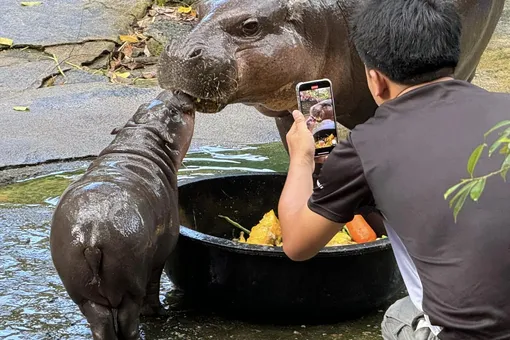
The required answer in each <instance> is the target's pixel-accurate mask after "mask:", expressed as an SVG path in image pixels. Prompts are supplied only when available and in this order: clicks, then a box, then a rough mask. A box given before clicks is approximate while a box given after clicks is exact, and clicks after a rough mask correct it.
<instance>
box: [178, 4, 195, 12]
mask: <svg viewBox="0 0 510 340" xmlns="http://www.w3.org/2000/svg"><path fill="white" fill-rule="evenodd" d="M191 10H192V8H191V6H179V8H178V9H177V12H179V13H190V12H191Z"/></svg>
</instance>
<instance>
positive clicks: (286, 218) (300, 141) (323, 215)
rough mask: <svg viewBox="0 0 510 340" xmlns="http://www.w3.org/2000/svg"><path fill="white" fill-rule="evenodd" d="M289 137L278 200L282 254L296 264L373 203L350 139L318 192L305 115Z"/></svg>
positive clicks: (327, 166)
mask: <svg viewBox="0 0 510 340" xmlns="http://www.w3.org/2000/svg"><path fill="white" fill-rule="evenodd" d="M293 115H294V119H295V123H294V125H293V126H292V128H291V129H290V131H289V133H288V134H287V143H288V145H289V154H290V166H289V172H288V175H287V180H286V182H285V186H284V188H283V191H282V195H281V197H280V202H279V205H278V215H279V218H280V223H281V227H282V238H283V250H284V252H285V254H286V255H287V256H288V257H289V258H291V259H292V260H295V261H304V260H307V259H309V258H311V257H313V256H315V255H316V254H317V253H318V252H319V251H320V250H321V249H322V248H323V247H324V246H325V245H326V244H327V243H328V242H329V241H330V240H331V238H333V236H334V235H335V234H336V233H337V232H338V231H340V229H341V227H342V226H343V225H344V224H345V223H347V222H349V221H351V220H352V219H353V217H354V214H355V213H357V212H358V211H359V209H360V208H361V207H364V206H366V205H373V197H372V193H371V192H370V189H369V187H368V184H367V182H366V180H365V177H364V173H363V167H362V165H361V161H360V159H359V157H358V155H357V153H356V151H355V150H354V148H353V146H352V144H351V142H350V140H347V141H341V142H340V143H339V144H338V145H337V146H336V147H335V148H334V149H333V151H332V152H331V153H330V155H329V156H328V158H327V160H326V162H325V163H324V165H323V167H322V170H321V173H320V175H319V179H318V183H317V186H316V188H315V189H314V185H313V179H312V174H313V171H314V168H315V163H314V152H315V143H314V141H313V136H312V134H311V133H310V131H309V130H308V129H307V128H306V124H305V120H304V117H303V115H302V114H301V113H300V112H299V111H294V112H293Z"/></svg>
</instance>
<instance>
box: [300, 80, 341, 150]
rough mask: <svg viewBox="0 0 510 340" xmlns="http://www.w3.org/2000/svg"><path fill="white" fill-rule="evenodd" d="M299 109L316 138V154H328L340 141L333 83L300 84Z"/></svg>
mask: <svg viewBox="0 0 510 340" xmlns="http://www.w3.org/2000/svg"><path fill="white" fill-rule="evenodd" d="M298 92H299V94H298V100H299V109H300V111H301V112H302V113H303V115H304V116H305V119H306V126H307V127H308V129H309V130H310V132H311V133H312V135H313V138H314V140H315V155H316V156H317V155H323V154H328V153H330V152H331V150H333V148H334V147H335V145H336V144H337V143H338V138H337V130H336V115H335V106H334V102H333V91H332V89H331V83H330V82H329V81H327V80H318V81H312V82H306V83H300V84H299V85H298Z"/></svg>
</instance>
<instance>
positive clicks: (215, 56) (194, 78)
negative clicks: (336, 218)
mask: <svg viewBox="0 0 510 340" xmlns="http://www.w3.org/2000/svg"><path fill="white" fill-rule="evenodd" d="M454 2H455V3H456V4H457V6H458V9H459V12H460V13H461V15H462V18H463V27H464V28H463V35H462V47H461V49H462V51H461V60H460V63H459V65H458V67H457V69H456V72H455V77H456V78H457V79H462V80H468V81H471V80H472V78H473V77H474V74H475V71H476V67H477V65H478V62H479V60H480V57H481V55H482V53H483V51H484V50H485V48H486V46H487V44H488V42H489V40H490V38H491V36H492V34H493V32H494V29H495V27H496V25H497V23H498V20H499V18H500V16H501V13H502V10H503V6H504V0H484V1H477V0H454ZM360 3H361V1H360V0H343V1H340V0H322V1H307V0H272V1H253V0H206V1H202V2H201V3H200V6H199V8H198V15H199V23H198V24H197V26H196V27H195V28H194V30H193V31H192V32H191V33H190V34H189V35H188V36H186V37H182V38H179V39H176V40H173V41H171V42H170V43H169V44H168V46H166V49H165V50H164V51H163V53H162V54H161V60H160V66H159V76H158V78H159V82H160V85H161V86H162V87H163V88H166V89H180V90H182V91H183V92H185V93H188V94H190V95H191V96H193V97H194V98H196V99H199V100H200V102H198V103H197V110H198V111H200V112H205V113H214V112H218V111H220V110H221V109H222V108H224V107H225V106H226V105H228V104H231V103H244V104H247V105H251V106H254V107H255V108H257V109H258V110H259V111H260V112H261V113H262V114H264V115H267V116H271V117H276V124H277V127H278V130H279V133H280V136H281V137H282V141H283V143H284V145H285V147H286V141H285V135H286V133H287V131H288V130H289V128H290V126H291V125H292V123H293V119H292V116H290V115H289V113H290V112H291V111H292V110H294V109H297V99H296V92H295V85H296V84H297V83H298V82H300V81H307V80H313V79H320V78H329V79H330V80H331V81H332V83H333V90H334V98H335V108H336V114H337V121H338V122H339V123H341V124H342V125H343V126H345V127H347V128H349V129H352V128H353V127H354V126H356V125H357V124H360V123H362V122H364V121H366V120H367V119H368V118H369V117H371V116H372V115H373V113H374V110H375V108H376V104H375V102H374V101H373V99H372V97H371V95H370V93H369V90H368V87H367V84H366V78H365V73H364V67H363V64H362V62H361V60H360V58H359V57H358V55H357V53H356V51H355V49H354V47H353V46H352V45H351V43H350V41H349V39H348V34H349V32H348V24H349V18H350V16H351V14H352V13H353V11H354V10H355V9H356V7H357V6H359V4H360Z"/></svg>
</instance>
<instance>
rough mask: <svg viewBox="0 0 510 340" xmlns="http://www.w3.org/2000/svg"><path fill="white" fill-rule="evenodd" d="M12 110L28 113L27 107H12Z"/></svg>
mask: <svg viewBox="0 0 510 340" xmlns="http://www.w3.org/2000/svg"><path fill="white" fill-rule="evenodd" d="M13 110H14V111H30V109H29V107H28V106H14V107H13Z"/></svg>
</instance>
